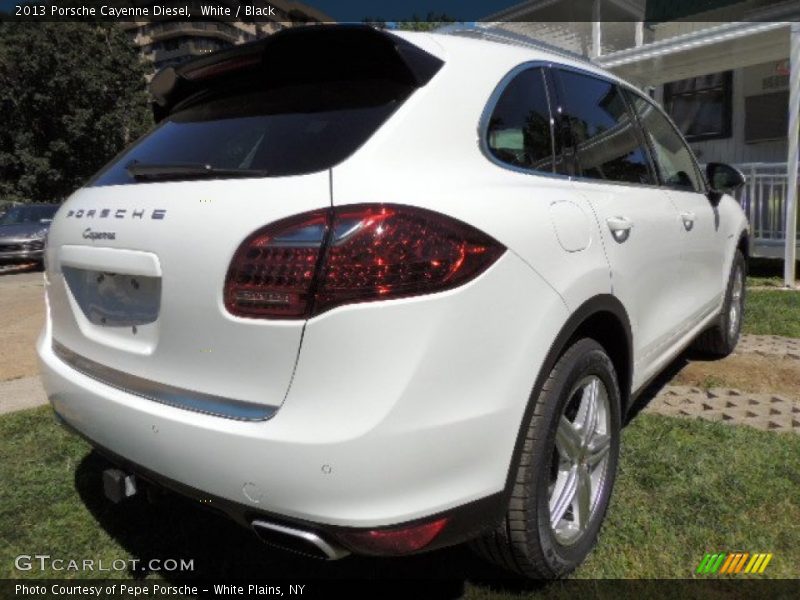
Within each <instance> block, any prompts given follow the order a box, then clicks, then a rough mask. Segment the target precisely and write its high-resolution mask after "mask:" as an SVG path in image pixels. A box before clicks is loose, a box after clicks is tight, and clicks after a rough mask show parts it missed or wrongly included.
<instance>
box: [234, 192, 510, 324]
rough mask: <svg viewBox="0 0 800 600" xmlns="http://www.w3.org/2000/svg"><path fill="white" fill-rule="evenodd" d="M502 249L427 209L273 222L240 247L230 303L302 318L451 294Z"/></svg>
mask: <svg viewBox="0 0 800 600" xmlns="http://www.w3.org/2000/svg"><path fill="white" fill-rule="evenodd" d="M504 251H505V248H504V247H503V246H502V245H501V244H499V243H498V242H497V241H496V240H494V239H492V238H490V237H489V236H487V235H486V234H484V233H482V232H480V231H478V230H477V229H475V228H474V227H471V226H469V225H467V224H465V223H462V222H460V221H457V220H455V219H452V218H450V217H447V216H445V215H441V214H439V213H435V212H432V211H429V210H424V209H420V208H413V207H408V206H397V205H375V204H367V205H355V206H348V207H343V208H340V209H336V210H335V211H333V213H332V214H330V213H329V211H318V212H313V213H306V214H303V215H299V216H297V217H292V218H290V219H286V220H283V221H279V222H277V223H273V224H271V225H269V226H267V227H265V228H263V229H261V230H259V231H257V232H256V233H254V234H253V235H251V236H250V237H249V238H247V239H246V240H245V241H244V242H243V243H242V245H241V246H240V247H239V249H238V250H237V252H236V254H235V255H234V258H233V261H232V262H231V265H230V269H229V271H228V277H227V280H226V285H225V306H226V307H227V309H228V310H229V311H230V312H231V313H233V314H235V315H239V316H244V317H266V318H305V317H310V316H313V315H316V314H320V313H322V312H324V311H326V310H330V309H331V308H333V307H335V306H341V305H342V304H350V303H353V302H366V301H371V300H387V299H393V298H403V297H408V296H416V295H420V294H430V293H433V292H440V291H444V290H447V289H451V288H454V287H457V286H459V285H462V284H464V283H466V282H467V281H469V280H471V279H473V278H475V277H476V276H478V275H479V274H480V273H482V272H483V271H485V270H486V269H487V268H488V267H489V266H490V265H491V264H492V263H494V262H495V261H496V260H497V259H498V258H499V257H500V255H502V253H503V252H504Z"/></svg>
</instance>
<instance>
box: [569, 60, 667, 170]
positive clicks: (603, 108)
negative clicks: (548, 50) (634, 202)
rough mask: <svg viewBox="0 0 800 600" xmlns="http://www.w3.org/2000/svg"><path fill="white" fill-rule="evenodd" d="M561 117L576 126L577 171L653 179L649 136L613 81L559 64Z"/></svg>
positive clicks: (573, 140)
mask: <svg viewBox="0 0 800 600" xmlns="http://www.w3.org/2000/svg"><path fill="white" fill-rule="evenodd" d="M555 75H556V78H557V79H558V81H559V91H560V93H561V100H562V118H564V119H565V120H566V122H567V124H568V126H569V128H570V130H571V132H572V144H573V145H574V151H575V154H576V159H577V174H578V175H580V176H582V177H589V178H592V179H603V180H606V181H614V182H621V183H643V184H654V183H655V178H654V177H653V173H652V171H651V168H650V163H649V160H648V156H647V151H646V150H645V145H644V140H643V139H642V137H641V133H640V131H639V128H638V126H637V123H636V120H635V119H634V118H633V116H632V114H631V112H630V110H628V105H627V103H626V101H625V98H624V97H623V95H622V92H621V90H620V89H619V87H618V86H616V85H614V84H613V83H611V82H608V81H604V80H602V79H598V78H596V77H592V76H590V75H583V74H581V73H575V72H572V71H566V70H561V69H559V70H557V71H556V73H555Z"/></svg>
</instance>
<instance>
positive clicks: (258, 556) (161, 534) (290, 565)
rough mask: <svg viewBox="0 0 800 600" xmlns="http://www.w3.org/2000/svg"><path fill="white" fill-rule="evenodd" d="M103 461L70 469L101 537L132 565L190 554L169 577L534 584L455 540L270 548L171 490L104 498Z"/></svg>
mask: <svg viewBox="0 0 800 600" xmlns="http://www.w3.org/2000/svg"><path fill="white" fill-rule="evenodd" d="M109 466H110V463H108V462H107V461H106V459H105V458H103V457H102V456H100V455H99V454H97V453H96V452H92V453H90V454H87V455H86V456H85V457H84V459H83V460H82V461H81V463H80V464H79V465H78V468H77V470H76V473H75V485H76V489H77V491H78V494H79V495H80V497H81V500H82V501H83V503H84V505H85V506H86V507H87V509H88V510H89V511H90V512H91V513H92V515H93V516H94V518H95V519H96V520H97V522H98V523H99V525H100V526H101V527H102V528H103V529H104V530H105V531H106V532H107V533H108V535H110V536H111V537H112V538H113V539H114V540H115V541H116V542H117V543H118V544H119V545H120V546H122V547H123V548H124V549H125V550H126V551H127V552H128V553H130V555H131V556H132V557H134V558H136V559H138V560H139V562H140V564H143V565H146V564H148V563H149V562H150V561H151V560H153V559H158V560H160V561H164V560H165V559H177V560H179V561H180V559H185V560H191V559H193V560H194V570H192V571H189V572H163V571H162V572H159V573H158V575H159V576H161V577H163V578H164V579H166V580H167V581H170V582H175V583H187V582H190V581H191V580H207V581H208V580H213V581H220V582H227V581H232V580H244V579H246V580H258V579H261V580H264V579H271V580H278V579H282V580H294V581H295V582H299V583H303V582H305V581H310V580H332V579H337V580H358V582H359V586H360V585H361V584H362V583H366V584H368V585H369V586H370V588H371V589H374V588H377V590H380V589H381V588H384V587H385V591H387V592H392V591H396V590H395V588H396V585H397V582H399V581H401V580H403V581H420V580H436V582H437V584H436V585H435V586H433V587H434V588H435V593H436V597H460V596H462V595H463V593H464V589H465V585H466V583H467V582H470V583H471V584H472V585H475V586H479V587H482V588H488V589H492V590H495V591H505V592H511V593H521V592H526V591H534V590H536V589H539V588H541V587H542V584H540V583H537V582H531V581H527V580H524V579H522V578H517V577H514V576H513V575H512V574H509V573H507V572H505V571H502V570H500V569H496V568H494V567H493V566H492V565H490V564H488V563H486V562H484V561H482V560H480V559H479V558H478V557H477V556H475V555H473V554H472V552H471V551H470V550H469V549H468V548H466V547H463V546H459V547H455V548H450V549H446V550H439V551H435V552H431V553H427V554H420V555H417V556H411V557H405V558H391V559H389V558H387V559H375V558H362V557H352V556H351V557H348V558H345V559H343V560H339V561H335V562H326V561H320V560H315V559H312V558H305V557H302V556H299V555H294V554H291V553H288V552H284V551H281V550H277V549H272V548H270V547H269V546H266V545H264V544H263V543H261V542H260V541H259V540H258V539H257V538H256V536H255V535H254V534H253V533H252V532H250V531H249V530H246V529H244V528H242V527H240V526H238V525H237V524H236V523H234V522H233V521H231V520H229V519H228V518H227V517H225V516H222V515H219V514H217V513H215V512H212V511H210V510H207V509H204V508H202V507H201V506H199V505H198V504H197V503H195V502H193V501H190V500H187V499H185V498H183V497H181V496H178V495H176V494H172V493H165V494H163V495H161V496H159V500H158V502H156V503H155V504H151V503H150V502H148V501H147V500H146V499H144V498H142V496H143V494H138V495H137V496H134V497H133V498H129V499H127V500H125V501H123V502H121V503H120V504H113V503H111V502H110V501H109V500H107V499H106V498H105V496H104V495H103V484H102V472H103V470H104V469H106V468H108V467H109ZM148 574H149V572H148V571H147V570H139V571H133V570H131V571H130V572H129V575H130V576H131V577H133V578H135V579H143V578H145V577H146V576H147V575H148ZM423 584H424V582H423ZM429 591H431V590H429ZM426 597H432V596H431V595H430V594H426Z"/></svg>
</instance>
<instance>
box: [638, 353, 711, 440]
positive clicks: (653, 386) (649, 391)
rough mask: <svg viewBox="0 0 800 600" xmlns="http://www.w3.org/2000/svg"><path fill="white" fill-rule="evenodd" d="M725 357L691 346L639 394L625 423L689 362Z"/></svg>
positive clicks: (644, 406)
mask: <svg viewBox="0 0 800 600" xmlns="http://www.w3.org/2000/svg"><path fill="white" fill-rule="evenodd" d="M723 358H724V357H719V356H714V355H710V354H704V353H702V352H698V351H697V350H693V349H691V348H688V349H686V350H684V351H683V352H681V353H680V354H679V355H678V356H677V357H675V359H673V361H672V362H671V363H669V365H667V366H666V367H665V368H664V370H663V371H661V373H659V374H658V375H657V376H656V378H655V379H653V381H651V382H650V383H649V384H648V385H647V387H646V388H645V389H644V390H643V391H642V392H641V393H640V394H639V396H638V397H637V398H636V400H635V401H634V402H633V404H632V405H631V408H630V410H629V411H628V414H627V416H626V418H625V425H627V424H628V423H630V422H631V421H632V420H633V419H635V418H636V416H637V415H638V414H639V413H640V412H642V410H644V409H645V408H646V407H647V405H648V404H649V403H650V401H651V400H652V399H653V398H655V397H656V396H657V395H658V393H659V392H660V391H661V390H662V389H664V387H666V386H667V385H668V384H669V383H670V382H671V381H672V380H673V379H674V378H675V376H676V375H677V374H678V373H680V371H681V370H683V368H684V367H686V366H687V365H688V364H689V362H716V361H719V360H722V359H723Z"/></svg>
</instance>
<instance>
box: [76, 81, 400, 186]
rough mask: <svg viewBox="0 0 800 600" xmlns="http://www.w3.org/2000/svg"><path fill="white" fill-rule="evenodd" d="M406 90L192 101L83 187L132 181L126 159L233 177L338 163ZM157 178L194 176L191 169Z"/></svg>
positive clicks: (275, 93) (267, 93)
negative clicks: (195, 167) (195, 168)
mask: <svg viewBox="0 0 800 600" xmlns="http://www.w3.org/2000/svg"><path fill="white" fill-rule="evenodd" d="M412 89H413V88H410V87H409V86H403V85H401V84H398V83H397V82H395V81H390V80H387V81H380V80H369V81H363V82H354V81H347V82H322V83H318V84H305V85H295V86H284V87H281V88H279V89H274V90H264V89H261V90H250V91H246V90H245V91H241V92H239V93H232V94H231V93H228V94H226V95H222V96H221V95H216V96H209V97H206V98H201V99H199V100H195V102H194V103H193V104H191V105H189V106H186V107H185V108H183V109H181V108H180V107H178V109H177V110H176V111H175V112H173V113H172V114H171V115H170V116H168V117H167V118H166V119H165V120H164V121H162V122H161V123H160V124H159V126H158V127H156V128H155V129H154V130H153V131H152V132H151V133H150V134H148V135H146V136H145V137H143V138H142V139H141V140H140V141H139V142H137V143H136V144H135V145H134V146H132V147H131V148H130V149H129V150H127V151H126V152H125V153H123V154H122V155H121V156H119V157H117V158H116V159H114V160H113V161H112V162H111V163H110V164H109V165H108V166H107V167H106V168H105V169H103V170H102V171H101V172H100V173H99V174H98V175H97V176H96V178H95V179H94V180H93V181H92V182H91V184H90V185H94V186H104V185H119V184H128V183H136V182H137V181H140V180H142V179H141V178H140V179H137V178H136V177H134V176H133V175H132V174H131V173H130V172H129V167H131V165H137V164H138V165H147V166H148V167H152V166H159V165H166V166H170V165H172V166H181V165H184V166H186V165H192V166H205V167H206V168H208V169H209V172H212V171H218V172H222V173H223V174H222V175H220V176H221V177H225V176H236V173H235V172H236V171H242V172H243V173H244V174H246V173H247V172H251V173H257V174H258V175H261V176H268V177H272V176H275V177H277V176H285V175H300V174H303V173H312V172H314V171H321V170H324V169H328V168H330V167H332V166H334V165H336V164H337V163H339V162H341V161H343V160H344V159H345V158H347V157H348V156H349V155H350V154H352V153H353V152H354V151H355V150H356V149H357V148H358V147H359V146H361V145H362V144H363V143H364V142H365V141H366V140H367V139H369V137H370V136H371V135H372V134H373V133H375V131H377V129H378V128H379V127H380V126H381V124H382V123H383V122H384V121H386V119H387V118H388V117H389V116H390V115H391V114H392V113H393V112H394V111H395V110H396V109H397V108H398V107H399V106H400V105H401V104H402V102H403V101H404V100H405V99H406V98H407V97H408V95H409V94H410V93H411V91H412ZM160 175H166V176H162V177H159V178H160V179H193V178H197V177H198V175H197V174H196V173H195V174H192V173H191V172H183V173H181V172H179V171H176V172H175V173H170V172H169V170H167V172H166V173H162V174H160Z"/></svg>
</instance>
